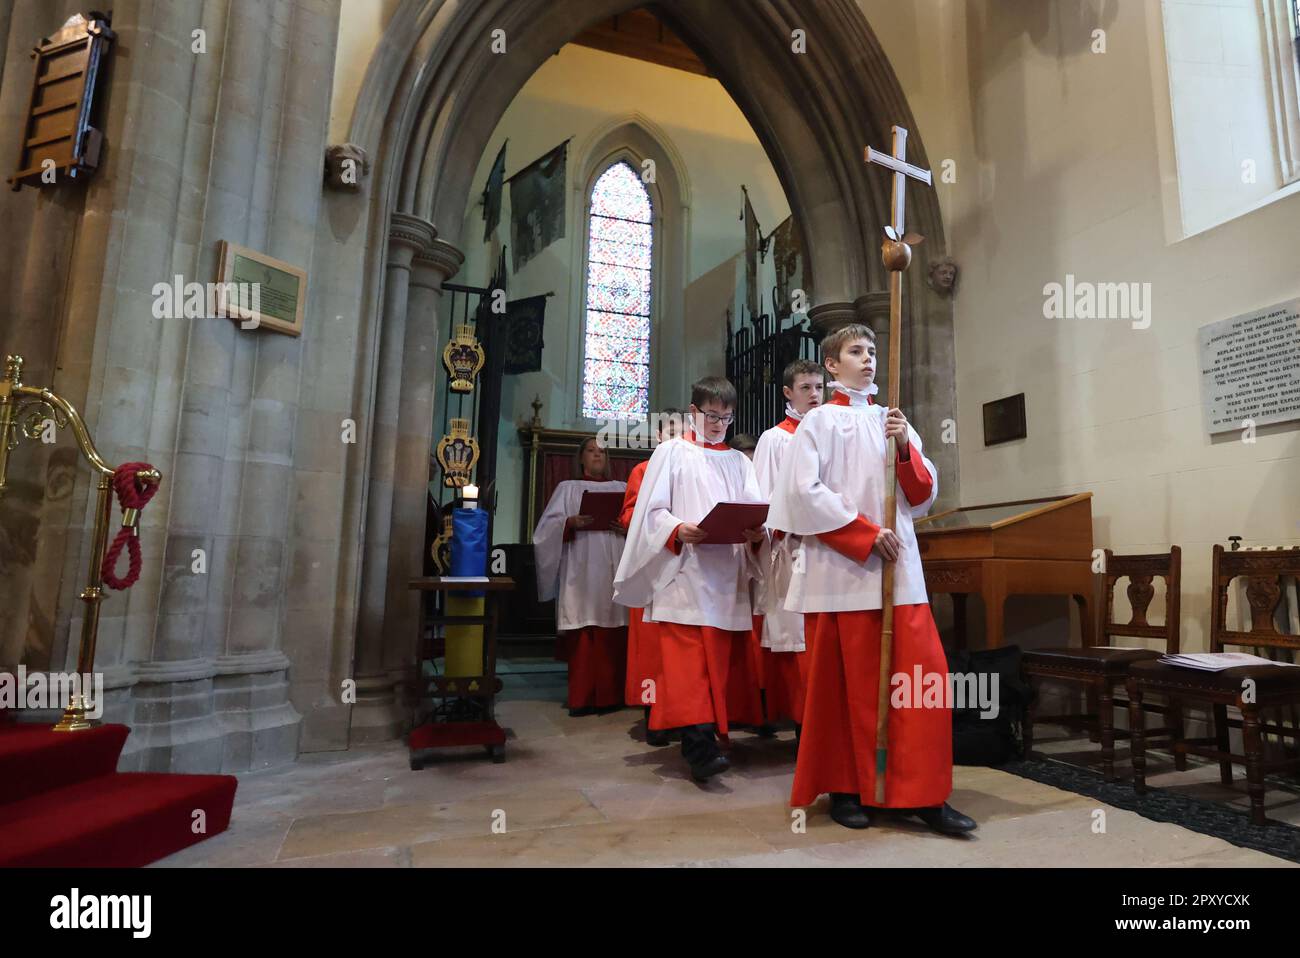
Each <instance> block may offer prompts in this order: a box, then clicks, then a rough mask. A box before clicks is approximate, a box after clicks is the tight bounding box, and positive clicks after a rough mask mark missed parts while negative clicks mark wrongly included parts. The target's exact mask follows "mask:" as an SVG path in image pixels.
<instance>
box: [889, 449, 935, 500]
mask: <svg viewBox="0 0 1300 958" xmlns="http://www.w3.org/2000/svg"><path fill="white" fill-rule="evenodd" d="M907 456H908V457H907V458H906V459H900V460H898V462H897V464H896V467H895V472H897V474H898V484H899V485H900V486H901V487H902V489H903V495H904V496H906V497H907V501H908V502H909V503H911V504H912V505H914V506H919V505H920V504H921V503H923V502H925V500H927V499H929V498H930V493H931V492H933V491H934V480H933V479H932V478H931V477H930V470H929V469H927V468H925V460H924V459H923V458H921V454H920V453H919V452H917V450H916V447H915V446H913V445H912V444H911V443H910V442H909V443H908V444H907Z"/></svg>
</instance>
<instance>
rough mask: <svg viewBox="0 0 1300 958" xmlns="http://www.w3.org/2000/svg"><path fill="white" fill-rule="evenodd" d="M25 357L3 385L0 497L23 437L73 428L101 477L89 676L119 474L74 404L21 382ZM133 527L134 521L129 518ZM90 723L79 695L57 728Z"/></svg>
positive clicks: (156, 477)
mask: <svg viewBox="0 0 1300 958" xmlns="http://www.w3.org/2000/svg"><path fill="white" fill-rule="evenodd" d="M22 375H23V358H22V357H21V356H8V357H6V359H5V376H4V379H3V380H0V497H3V496H4V493H5V482H6V478H7V476H8V474H9V453H10V452H12V451H13V450H14V449H16V448H18V443H19V441H20V440H21V438H22V437H23V436H26V437H27V438H28V439H40V438H41V437H42V434H43V433H44V432H45V431H46V430H47V429H48V428H49V425H50V424H51V423H53V425H54V427H55V428H57V429H63V428H65V427H67V426H71V427H72V433H73V435H74V436H75V437H76V439H77V445H78V446H80V447H81V452H82V454H83V455H84V456H85V457H86V459H87V460H88V461H89V462H90V467H91V468H92V469H94V470H95V472H96V473H97V474H98V476H99V481H98V484H97V486H96V489H97V490H98V492H97V498H96V501H95V529H94V533H93V535H92V537H91V545H90V566H89V569H88V570H87V579H88V581H87V583H86V588H85V589H83V590H82V592H81V596H80V598H81V601H82V602H84V603H86V615H85V617H84V618H83V619H82V621H81V646H80V648H79V649H78V651H77V673H78V674H79V675H89V674H90V673H91V672H93V671H94V668H95V643H96V641H97V640H98V638H99V603H100V602H102V601H103V599H104V580H103V571H102V570H103V566H104V552H105V548H106V547H107V545H108V523H109V521H110V518H111V510H112V508H113V497H112V491H113V475H114V473H115V472H116V470H115V469H114V468H113V467H112V466H110V465H109V464H108V463H106V462H105V461H104V459H103V457H102V456H100V454H99V451H98V450H97V449H96V448H95V443H94V442H93V441H92V440H91V438H90V433H89V432H88V431H87V430H86V423H85V421H84V420H83V419H82V418H81V414H80V413H78V412H77V410H76V409H75V408H74V407H73V405H72V404H71V403H70V402H68V401H67V400H66V399H64V398H63V397H62V396H60V395H58V394H57V393H54V392H51V391H50V390H48V389H41V388H38V387H36V386H25V385H23V382H22ZM136 479H137V481H139V482H143V483H146V484H149V485H153V486H157V484H158V483H159V482H161V481H162V475H161V474H160V473H159V472H158V470H156V469H150V470H145V471H142V472H140V473H137V474H136ZM124 518H125V519H126V520H127V521H129V522H134V521H135V517H134V516H127V517H124ZM91 727H92V725H91V722H89V721H88V720H87V719H86V697H85V693H84V691H78V692H77V694H76V695H74V696H73V697H72V700H71V701H70V702H69V703H68V707H67V708H66V709H65V710H64V712H63V718H62V719H61V720H60V721H59V724H58V725H56V726H54V730H55V731H56V732H74V731H79V730H81V729H87V728H91Z"/></svg>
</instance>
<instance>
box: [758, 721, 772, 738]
mask: <svg viewBox="0 0 1300 958" xmlns="http://www.w3.org/2000/svg"><path fill="white" fill-rule="evenodd" d="M754 734H755V735H757V736H758V737H759V738H776V729H775V728H773V727H772V724H771V723H770V722H764V723H763V724H762V725H760V726H759V727H758V728H756V729H754Z"/></svg>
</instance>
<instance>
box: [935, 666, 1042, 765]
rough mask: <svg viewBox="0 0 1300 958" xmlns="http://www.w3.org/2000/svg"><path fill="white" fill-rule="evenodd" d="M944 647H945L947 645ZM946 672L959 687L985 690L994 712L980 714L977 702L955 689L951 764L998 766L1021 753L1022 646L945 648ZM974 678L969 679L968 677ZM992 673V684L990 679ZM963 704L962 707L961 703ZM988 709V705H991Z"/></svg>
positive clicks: (1025, 701)
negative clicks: (966, 648)
mask: <svg viewBox="0 0 1300 958" xmlns="http://www.w3.org/2000/svg"><path fill="white" fill-rule="evenodd" d="M945 651H946V650H945ZM947 656H948V671H949V672H950V673H951V674H952V676H953V678H952V682H953V686H954V693H955V692H956V689H957V688H965V689H973V690H975V691H976V692H977V695H978V693H979V692H985V693H987V694H988V695H989V697H990V700H991V704H993V705H996V708H997V714H996V715H989V716H984V715H982V714H981V713H982V712H983V711H984V710H983V709H981V707H980V703H979V702H978V701H973V700H971V697H970V696H967V697H966V698H967V700H966V701H964V702H963V701H962V699H961V697H960V696H958V695H956V694H954V699H953V710H952V762H953V764H954V765H1001V764H1002V763H1003V762H1006V761H1009V760H1011V759H1013V758H1022V757H1023V756H1024V737H1023V729H1022V723H1023V721H1024V718H1025V711H1026V709H1027V708H1028V707H1029V697H1030V695H1031V690H1030V687H1029V686H1028V684H1026V683H1025V681H1024V679H1023V677H1022V676H1021V674H1020V647H1019V646H1015V645H1007V646H1003V647H1001V648H997V649H979V650H976V651H973V652H971V651H952V652H947ZM971 675H973V676H974V677H975V680H974V682H971V681H970V680H969V678H967V677H968V676H971ZM994 676H996V684H995V680H994ZM959 706H962V707H959ZM990 710H991V709H990Z"/></svg>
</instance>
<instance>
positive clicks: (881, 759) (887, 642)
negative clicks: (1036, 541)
mask: <svg viewBox="0 0 1300 958" xmlns="http://www.w3.org/2000/svg"><path fill="white" fill-rule="evenodd" d="M906 156H907V130H905V129H903V128H902V127H901V126H896V127H894V152H893V155H892V156H891V155H890V154H888V153H881V152H879V151H878V150H873V149H872V148H871V147H867V156H866V160H867V162H868V163H878V164H880V165H881V166H884V167H886V168H888V169H891V170H893V171H894V186H893V195H892V202H891V204H890V206H891V208H892V209H893V221H892V223H891V224H890V225H889V226H886V227H885V240H884V243H883V245H882V246H881V251H880V255H881V259H882V260H883V262H884V264H885V269H887V270H889V379H888V381H887V383H886V385H887V387H888V390H889V407H888V408H890V409H897V408H898V385H899V383H898V377H899V369H900V367H901V365H902V362H901V353H902V348H901V347H902V339H901V336H902V326H903V271H904V270H905V269H907V267H908V266H910V265H911V263H912V249H911V248H912V247H913V246H915V245H916V244H917V243H919V242H921V237H920V236H917V235H916V234H914V233H904V232H903V223H904V215H903V214H904V211H905V209H906V206H907V178H908V177H909V176H910V177H912V178H913V179H917V180H920V181H921V182H922V183H925V184H926V185H927V186H928V185H929V184H930V171H929V170H923V169H921V168H920V167H919V166H913V165H912V164H911V163H908V162H906V161H905V160H904V157H906ZM897 461H898V448H897V444H896V443H895V441H894V439H893V438H892V437H891V438H890V439H889V441H888V442H887V444H886V446H885V528H886V529H889V530H891V531H892V530H893V529H894V525H895V519H896V518H897V501H896V499H895V497H894V488H895V485H896V480H895V477H894V470H895V465H896V463H897ZM884 566H885V567H884V576H883V582H882V583H881V597H880V691H879V695H878V696H877V698H876V804H878V805H883V804H884V802H885V769H886V767H887V765H888V758H889V676H890V672H891V670H892V669H893V659H894V563H893V562H890V561H888V560H886V561H885V564H884Z"/></svg>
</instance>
